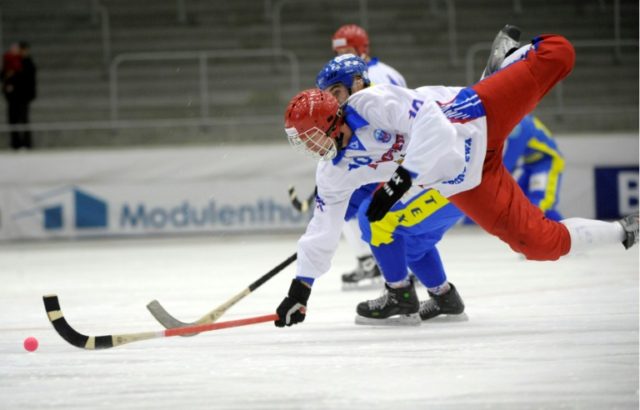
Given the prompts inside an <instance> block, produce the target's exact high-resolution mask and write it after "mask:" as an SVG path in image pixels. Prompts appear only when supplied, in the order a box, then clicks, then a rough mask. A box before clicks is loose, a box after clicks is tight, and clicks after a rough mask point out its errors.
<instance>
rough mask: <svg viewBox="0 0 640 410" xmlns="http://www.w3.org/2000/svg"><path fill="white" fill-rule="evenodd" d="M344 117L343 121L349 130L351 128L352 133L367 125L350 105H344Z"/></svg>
mask: <svg viewBox="0 0 640 410" xmlns="http://www.w3.org/2000/svg"><path fill="white" fill-rule="evenodd" d="M344 117H345V118H344V120H345V121H346V122H347V124H348V125H349V128H351V130H352V131H355V130H357V129H358V128H362V127H365V126H367V125H369V123H368V122H367V120H365V119H364V118H362V116H361V115H360V114H358V112H357V111H356V110H355V109H354V108H353V107H351V106H350V105H346V106H345V107H344Z"/></svg>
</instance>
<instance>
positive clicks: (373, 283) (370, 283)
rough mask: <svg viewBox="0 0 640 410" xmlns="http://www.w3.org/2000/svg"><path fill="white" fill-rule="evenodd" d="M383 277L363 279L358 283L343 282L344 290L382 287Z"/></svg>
mask: <svg viewBox="0 0 640 410" xmlns="http://www.w3.org/2000/svg"><path fill="white" fill-rule="evenodd" d="M382 283H383V282H382V279H363V280H361V281H360V282H357V283H345V282H342V290H343V291H346V292H351V291H354V290H372V289H382V288H383V284H382Z"/></svg>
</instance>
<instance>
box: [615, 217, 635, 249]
mask: <svg viewBox="0 0 640 410" xmlns="http://www.w3.org/2000/svg"><path fill="white" fill-rule="evenodd" d="M618 223H620V225H622V228H623V229H624V233H625V235H626V236H625V238H624V241H622V244H623V245H624V248H625V249H629V248H631V247H632V246H633V245H635V244H636V243H638V213H635V214H632V215H628V216H625V217H624V218H622V219H620V220H619V221H618Z"/></svg>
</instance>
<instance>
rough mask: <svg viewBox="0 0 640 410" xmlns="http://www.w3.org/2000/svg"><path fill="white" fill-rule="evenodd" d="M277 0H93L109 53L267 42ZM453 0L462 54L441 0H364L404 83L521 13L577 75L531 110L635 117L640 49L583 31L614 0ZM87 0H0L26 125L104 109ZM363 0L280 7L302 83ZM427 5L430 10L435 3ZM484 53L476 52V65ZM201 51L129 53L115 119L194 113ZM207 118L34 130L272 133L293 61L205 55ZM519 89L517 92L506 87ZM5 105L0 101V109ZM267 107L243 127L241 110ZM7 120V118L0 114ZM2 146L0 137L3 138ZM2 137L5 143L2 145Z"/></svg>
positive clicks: (439, 78) (445, 68) (430, 78)
mask: <svg viewBox="0 0 640 410" xmlns="http://www.w3.org/2000/svg"><path fill="white" fill-rule="evenodd" d="M277 2H278V1H277V0H273V1H264V0H263V1H260V0H234V1H232V2H231V1H229V2H227V1H208V0H184V5H185V10H186V17H187V18H186V21H184V22H180V21H179V19H178V14H177V7H176V4H177V3H176V1H167V0H153V1H152V0H101V3H102V5H103V6H104V7H105V9H106V10H107V11H108V16H109V27H110V33H111V35H110V51H111V55H110V57H111V58H113V57H115V56H116V55H119V54H122V53H132V52H147V51H193V50H237V49H258V48H270V47H272V45H273V38H272V17H273V16H270V11H271V8H269V6H273V5H275V4H277ZM520 3H521V4H522V7H523V13H515V12H514V7H513V4H514V2H513V1H510V0H481V1H473V2H471V1H465V2H462V1H457V2H454V4H455V6H456V8H455V11H456V16H455V17H456V18H455V21H456V33H457V42H456V44H457V51H458V52H457V63H458V64H457V65H452V62H451V60H450V55H451V47H450V46H449V37H448V17H447V13H446V2H445V1H439V0H436V1H425V0H397V1H394V2H389V1H385V0H369V1H368V13H367V17H368V24H367V25H368V29H369V32H370V36H371V42H372V51H373V54H374V55H377V56H380V57H381V59H382V60H383V61H385V62H388V63H389V64H391V65H393V66H395V67H396V68H397V69H398V70H400V71H401V72H402V73H403V74H404V75H405V77H406V79H407V81H408V83H409V85H410V86H420V85H426V84H452V85H463V84H465V83H466V81H467V79H466V72H465V56H466V52H467V50H468V49H469V48H470V47H471V46H472V45H473V44H476V43H479V42H484V43H487V44H489V43H490V42H491V40H492V39H493V36H494V35H495V33H496V31H497V30H498V29H499V28H500V27H502V25H504V24H505V23H507V22H508V23H513V24H517V25H520V26H521V27H522V28H523V30H524V33H523V36H524V38H529V37H530V36H531V35H533V34H536V33H540V32H558V33H562V34H564V35H566V36H567V37H568V38H569V39H570V40H572V41H574V42H577V44H578V47H577V51H578V57H577V64H576V69H575V70H574V73H573V74H572V75H571V77H570V78H569V79H568V80H566V81H565V82H564V84H563V87H562V88H563V90H562V96H563V105H562V111H559V110H558V97H559V95H558V94H556V93H552V94H551V95H550V96H548V97H547V99H546V100H545V101H544V102H543V103H542V104H541V106H540V108H539V111H538V113H539V115H540V117H541V118H542V119H543V121H545V122H546V123H547V124H548V125H549V127H550V128H551V129H552V130H555V131H556V132H563V133H566V132H584V131H589V132H610V131H629V130H631V131H637V129H638V47H637V43H636V45H635V46H631V47H625V48H623V49H622V54H621V58H617V56H616V55H615V54H614V49H613V48H612V47H600V48H591V47H582V46H579V44H580V43H579V42H584V41H588V40H603V39H613V37H614V32H613V11H612V2H611V1H610V0H609V1H603V0H601V1H596V0H592V1H589V0H583V1H580V0H576V1H575V2H557V1H552V0H536V1H529V2H528V1H521V2H520ZM620 3H621V8H622V12H621V17H622V19H621V29H622V30H621V37H622V38H631V39H636V40H637V38H638V2H637V1H635V0H621V1H620ZM92 4H93V3H92V1H91V0H56V1H55V2H52V1H48V0H30V1H29V2H24V1H22V0H6V1H5V2H3V4H2V6H1V9H0V12H1V15H2V33H3V41H4V43H5V44H4V46H5V47H6V46H7V45H8V43H9V42H11V41H16V40H22V39H24V40H27V41H29V42H30V43H31V44H32V53H33V56H34V60H35V62H36V64H37V66H38V80H39V82H38V85H39V87H38V91H39V95H38V99H37V101H36V102H35V103H34V105H33V108H32V115H31V117H32V122H33V123H54V122H87V121H102V122H104V121H108V120H109V119H110V106H109V77H108V71H107V70H106V67H105V64H104V55H103V48H102V37H101V26H100V22H99V21H98V20H96V19H94V18H92ZM358 4H359V2H358V1H337V0H322V1H314V2H303V1H290V2H288V3H287V4H286V5H285V6H284V7H283V8H282V14H281V23H282V47H283V48H284V49H287V50H291V51H293V52H294V53H295V54H296V56H297V57H298V61H299V62H300V72H301V77H300V80H301V81H300V83H301V87H302V88H306V87H310V86H312V85H313V81H314V78H315V74H316V73H317V71H318V70H319V68H320V67H321V66H322V64H324V63H325V62H326V61H327V60H328V59H329V58H330V57H331V56H332V53H331V50H330V37H331V34H332V33H333V31H334V30H335V29H336V28H337V27H338V26H340V25H341V24H344V23H347V22H356V23H359V22H360V14H359V12H358ZM434 6H435V8H434ZM486 55H487V53H486V51H485V52H479V53H478V54H477V55H476V58H475V59H474V65H473V68H474V73H475V75H476V76H477V75H479V73H480V72H481V70H482V67H483V66H484V63H485V60H486ZM198 69H199V66H198V60H196V59H185V60H172V61H163V62H157V61H154V62H148V61H142V62H125V63H123V64H122V65H121V66H120V68H119V70H118V91H119V95H118V103H119V119H122V120H165V119H197V118H199V117H200V116H201V106H200V91H199V88H198V87H199V82H198V81H199V71H198ZM207 81H208V90H209V116H210V117H211V118H213V119H223V120H226V121H230V120H234V119H237V120H238V121H236V123H234V122H233V121H231V122H230V125H228V126H216V125H215V124H213V125H210V126H208V127H204V126H201V127H193V126H185V125H177V126H176V127H157V128H150V127H146V128H135V129H129V130H127V129H124V130H117V131H113V130H78V131H55V132H38V133H37V134H36V145H38V146H40V147H55V146H69V145H73V146H87V145H92V146H96V145H97V146H102V145H120V144H150V143H160V144H163V143H172V144H177V143H214V142H226V141H232V140H233V141H252V140H259V141H279V138H281V116H282V111H283V109H284V105H285V104H286V102H287V101H288V99H289V98H290V97H291V95H292V90H291V87H290V85H289V84H290V71H289V70H288V68H287V65H286V63H285V61H284V60H282V59H269V58H266V59H265V58H244V59H235V60H224V59H220V60H209V62H208V76H207ZM514 92H517V90H514ZM0 109H2V110H3V111H4V102H2V106H1V107H0ZM256 116H258V117H260V118H265V117H266V118H268V120H267V121H266V122H265V121H263V122H258V123H257V124H254V125H251V121H250V120H249V117H256ZM0 121H2V122H4V121H5V120H4V117H3V119H2V120H0ZM2 144H4V141H3V142H2ZM2 147H3V148H4V146H2Z"/></svg>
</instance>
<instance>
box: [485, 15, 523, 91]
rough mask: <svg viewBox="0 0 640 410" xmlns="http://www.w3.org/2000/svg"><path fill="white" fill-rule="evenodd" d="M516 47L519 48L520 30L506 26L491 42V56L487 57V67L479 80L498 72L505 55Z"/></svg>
mask: <svg viewBox="0 0 640 410" xmlns="http://www.w3.org/2000/svg"><path fill="white" fill-rule="evenodd" d="M518 47H520V29H519V28H518V27H516V26H512V25H509V24H507V25H506V26H504V27H503V28H502V29H501V30H500V31H499V32H498V34H497V35H496V38H495V39H494V40H493V44H492V45H491V54H490V55H489V60H488V61H487V66H486V67H485V69H484V71H483V72H482V77H481V79H482V78H485V77H487V76H490V75H491V74H493V73H495V72H496V71H498V70H499V69H500V65H501V64H502V62H503V61H504V59H505V57H506V56H507V54H508V53H509V52H511V51H512V50H516V49H517V48H518Z"/></svg>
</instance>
